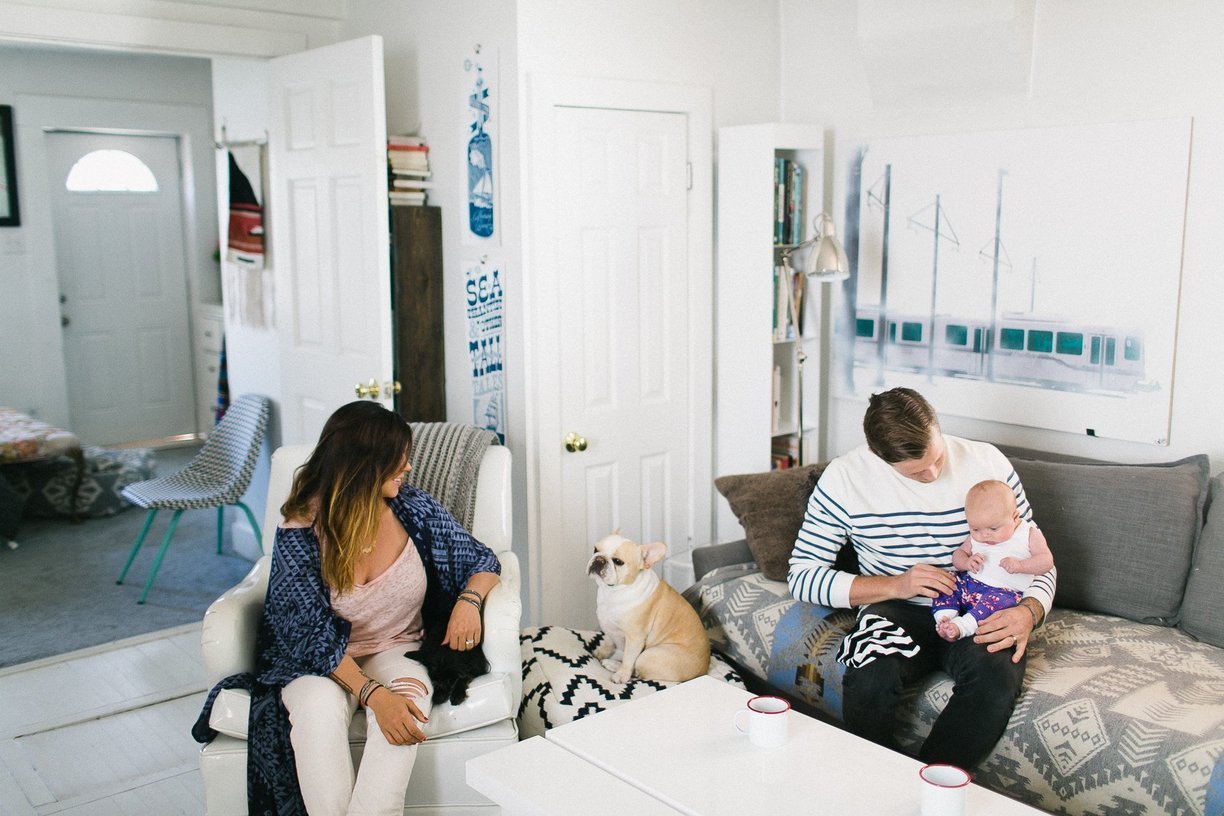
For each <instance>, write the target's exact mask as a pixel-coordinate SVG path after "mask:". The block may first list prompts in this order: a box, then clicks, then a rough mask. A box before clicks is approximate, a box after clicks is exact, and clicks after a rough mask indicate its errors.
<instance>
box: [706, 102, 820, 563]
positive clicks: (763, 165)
mask: <svg viewBox="0 0 1224 816" xmlns="http://www.w3.org/2000/svg"><path fill="white" fill-rule="evenodd" d="M824 133H825V131H824V128H823V127H820V126H816V125H789V124H761V125H739V126H733V127H724V128H720V129H719V131H718V207H717V213H718V216H717V218H718V240H717V258H718V272H717V276H718V277H717V286H716V290H717V292H716V305H715V334H716V340H715V347H716V352H717V356H716V358H715V360H716V373H715V383H716V385H715V391H716V393H715V430H714V433H715V449H714V464H715V475H716V476H718V475H724V474H731V473H754V472H759V471H762V470H768V469H770V467H771V464H772V459H773V452H774V451H775V450H791V451H795V450H796V449H797V447H798V440H799V434H800V433H802V434H803V435H804V440H805V441H804V448H805V450H804V458H805V460H806V462H805V463H810V462H815V461H817V459H818V457H819V456H820V455H821V454H822V451H820V450H819V447H820V434H819V428H820V423H821V419H822V416H821V414H822V410H823V406H822V404H821V402H822V401H821V399H820V396H821V388H820V383H821V380H822V371H823V365H824V364H823V357H824V351H825V349H824V347H823V343H822V342H821V334H822V331H821V329H822V324H821V312H822V307H823V298H824V297H826V291H825V290H826V289H827V287H822V286H820V285H817V284H813V283H811V282H807V281H805V282H804V285H803V291H802V299H801V302H800V304H799V307H800V312H801V318H802V323H801V324H800V325H801V329H802V331H801V334H802V337H803V339H802V341H799V340H797V339H794V336H793V332H790V333H788V332H786V331H785V328H786V327H785V321H784V320H783V321H781V324H782V325H781V326H778V327H775V322H776V315H777V308H778V307H777V305H776V304H777V303H778V301H779V300H782V301H785V298H782V297H780V293H781V292H784V291H785V290H784V289H783V288H782V285H779V284H778V282H777V281H776V280H775V269H776V268H777V267H778V266H779V265H781V264H782V253H783V251H784V250H785V249H787V248H788V247H790V246H793V245H794V244H796V243H799V242H800V241H803V240H806V239H808V238H810V237H812V229H813V227H812V219H813V217H814V216H816V215H818V214H819V213H820V212H821V210H822V203H823V199H824ZM779 160H785V161H786V162H790V163H792V164H793V165H795V166H798V167H801V168H802V176H803V182H802V187H801V188H800V189H799V190H798V192H797V195H796V197H795V204H796V205H797V206H798V207H799V208H800V209H801V210H802V217H801V221H800V223H801V224H802V230H801V232H800V233H798V234H796V233H794V232H791V233H786V234H780V233H779V232H778V229H779V228H778V225H777V223H776V219H775V217H774V213H775V206H776V203H777V201H778V196H777V193H776V189H775V168H777V167H778V164H779ZM778 237H782V238H783V240H784V241H785V243H780V242H779V241H778V240H776V239H777V238H778ZM802 261H803V257H802V256H801V255H800V254H798V253H797V254H796V255H795V258H794V259H793V262H794V264H795V266H797V267H801V266H802ZM783 285H785V282H783ZM783 310H784V313H783V316H785V305H784V304H783ZM776 328H777V329H780V331H775V329H776ZM799 342H802V343H803V348H804V351H805V352H806V353H807V361H806V363H805V364H804V371H803V392H804V393H803V403H804V404H803V414H804V417H803V418H804V425H805V427H804V428H802V429H800V428H799V427H798V406H799V391H798V376H797V367H798V363H797V359H796V344H797V343H799ZM775 403H776V405H775ZM715 505H716V507H717V508H718V510H717V512H718V516H717V518H716V528H717V531H718V540H720V541H729V540H732V539H734V538H738V537H741V536H742V530H741V528H740V526H739V524H738V522H737V521H736V520H735V517H734V516H733V515H732V514H731V512H730V509H729V508H728V507H727V506H726V502H725V501H723V500H722V499H718V500H717V501H716V503H715Z"/></svg>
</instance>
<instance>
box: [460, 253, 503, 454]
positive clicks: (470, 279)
mask: <svg viewBox="0 0 1224 816" xmlns="http://www.w3.org/2000/svg"><path fill="white" fill-rule="evenodd" d="M464 266H465V270H466V272H465V275H464V277H465V285H464V291H465V293H466V296H467V340H468V355H469V358H470V360H471V363H472V423H473V424H474V425H476V426H477V427H479V428H487V429H488V430H490V431H493V432H494V433H495V434H497V438H498V439H499V440H500V441H501V442H502V443H503V444H504V443H505V441H506V376H505V371H504V370H503V368H502V359H503V357H502V348H503V337H504V331H505V330H504V314H505V294H504V292H503V290H502V281H503V276H502V272H501V268H500V267H499V266H498V265H496V264H491V263H488V262H487V261H486V260H481V261H477V262H468V263H466V264H465V265H464Z"/></svg>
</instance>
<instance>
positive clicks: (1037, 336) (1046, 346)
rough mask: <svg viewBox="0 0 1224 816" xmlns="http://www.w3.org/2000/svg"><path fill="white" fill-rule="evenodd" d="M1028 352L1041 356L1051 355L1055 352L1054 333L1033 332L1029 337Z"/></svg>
mask: <svg viewBox="0 0 1224 816" xmlns="http://www.w3.org/2000/svg"><path fill="white" fill-rule="evenodd" d="M1028 350H1029V351H1036V352H1039V353H1041V354H1049V353H1050V352H1051V351H1053V350H1054V332H1048V331H1031V332H1029V336H1028Z"/></svg>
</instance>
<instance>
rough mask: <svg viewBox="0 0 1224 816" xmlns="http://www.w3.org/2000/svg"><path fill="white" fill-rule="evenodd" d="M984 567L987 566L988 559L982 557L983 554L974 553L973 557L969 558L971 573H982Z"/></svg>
mask: <svg viewBox="0 0 1224 816" xmlns="http://www.w3.org/2000/svg"><path fill="white" fill-rule="evenodd" d="M984 566H986V559H985V558H983V557H982V554H981V553H974V554H973V555H971V556H969V571H970V572H981V571H982V567H984Z"/></svg>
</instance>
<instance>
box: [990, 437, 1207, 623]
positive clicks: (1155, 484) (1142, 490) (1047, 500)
mask: <svg viewBox="0 0 1224 816" xmlns="http://www.w3.org/2000/svg"><path fill="white" fill-rule="evenodd" d="M1011 462H1012V466H1013V467H1015V469H1016V473H1017V475H1019V476H1020V481H1021V483H1022V484H1023V485H1024V492H1025V494H1026V495H1027V496H1028V500H1029V504H1030V505H1031V506H1032V508H1033V520H1034V521H1036V522H1037V525H1038V526H1039V527H1040V528H1041V529H1042V531H1043V532H1044V533H1045V536H1046V540H1047V541H1049V543H1050V550H1051V551H1052V552H1053V553H1054V565H1055V566H1056V567H1057V568H1058V591H1057V593H1056V594H1055V597H1054V603H1055V605H1057V606H1063V607H1067V608H1070V609H1083V610H1087V611H1089V612H1102V613H1105V614H1107V615H1119V616H1121V617H1124V618H1129V619H1130V620H1133V621H1139V622H1141V623H1155V624H1160V625H1162V626H1172V625H1174V624H1175V623H1177V618H1178V613H1179V610H1180V608H1181V602H1182V593H1183V592H1184V590H1185V588H1186V578H1187V576H1188V575H1189V572H1190V562H1191V558H1192V557H1193V554H1194V547H1195V542H1196V541H1197V540H1198V534H1199V524H1200V520H1201V519H1202V513H1203V504H1204V501H1205V500H1206V497H1207V482H1208V460H1207V457H1206V456H1205V455H1202V454H1200V455H1197V456H1191V457H1188V458H1186V459H1180V460H1178V461H1176V462H1164V463H1159V464H1140V465H1115V464H1075V463H1068V462H1047V461H1038V460H1026V459H1021V458H1018V457H1013V458H1012V459H1011Z"/></svg>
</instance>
